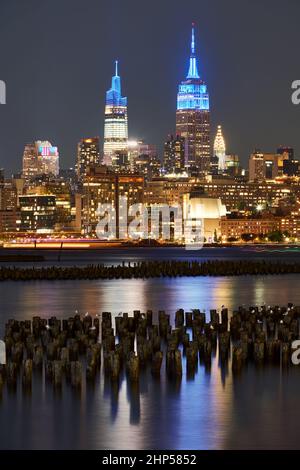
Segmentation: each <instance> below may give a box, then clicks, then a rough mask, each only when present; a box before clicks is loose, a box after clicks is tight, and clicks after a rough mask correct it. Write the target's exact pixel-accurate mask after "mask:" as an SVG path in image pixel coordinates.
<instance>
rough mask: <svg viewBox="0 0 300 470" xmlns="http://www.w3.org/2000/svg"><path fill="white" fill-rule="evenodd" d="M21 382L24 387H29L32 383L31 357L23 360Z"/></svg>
mask: <svg viewBox="0 0 300 470" xmlns="http://www.w3.org/2000/svg"><path fill="white" fill-rule="evenodd" d="M22 383H23V386H24V387H28V388H31V385H32V359H26V360H25V361H24V362H23V375H22Z"/></svg>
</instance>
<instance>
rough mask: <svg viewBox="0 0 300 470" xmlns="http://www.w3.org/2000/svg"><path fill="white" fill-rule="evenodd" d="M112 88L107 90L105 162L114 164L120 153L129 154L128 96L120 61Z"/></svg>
mask: <svg viewBox="0 0 300 470" xmlns="http://www.w3.org/2000/svg"><path fill="white" fill-rule="evenodd" d="M115 67H116V68H115V75H114V76H113V77H112V82H111V88H110V89H109V90H108V91H107V92H106V101H105V119H104V148H103V153H104V159H103V161H104V163H105V164H107V165H113V164H114V162H115V161H117V160H118V159H119V158H120V155H121V154H123V155H125V154H128V118H127V98H125V97H123V96H122V93H121V78H120V76H119V75H118V61H116V62H115Z"/></svg>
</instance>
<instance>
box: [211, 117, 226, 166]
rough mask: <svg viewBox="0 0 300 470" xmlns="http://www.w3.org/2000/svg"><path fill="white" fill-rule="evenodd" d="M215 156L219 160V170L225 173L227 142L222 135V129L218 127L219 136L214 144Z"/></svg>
mask: <svg viewBox="0 0 300 470" xmlns="http://www.w3.org/2000/svg"><path fill="white" fill-rule="evenodd" d="M214 155H215V156H216V157H218V159H219V170H221V171H223V170H225V169H226V165H225V156H226V146H225V140H224V137H223V134H222V127H221V126H218V130H217V135H216V137H215V142H214Z"/></svg>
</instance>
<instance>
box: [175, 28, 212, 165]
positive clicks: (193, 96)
mask: <svg viewBox="0 0 300 470" xmlns="http://www.w3.org/2000/svg"><path fill="white" fill-rule="evenodd" d="M176 133H177V134H178V135H180V136H181V137H184V138H185V164H186V166H187V168H188V169H189V171H194V170H196V171H197V172H198V173H202V174H203V173H206V172H207V171H208V170H209V163H210V108H209V94H208V91H207V86H206V84H205V82H204V81H203V80H202V78H201V77H200V75H199V72H198V64H197V58H196V54H195V30H194V24H193V25H192V40H191V54H190V60H189V70H188V74H187V77H186V79H185V80H184V81H182V82H181V83H180V85H179V89H178V94H177V111H176Z"/></svg>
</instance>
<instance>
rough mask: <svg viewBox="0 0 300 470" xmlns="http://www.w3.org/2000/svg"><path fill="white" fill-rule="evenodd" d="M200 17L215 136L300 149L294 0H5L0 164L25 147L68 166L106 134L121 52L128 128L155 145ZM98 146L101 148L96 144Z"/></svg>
mask: <svg viewBox="0 0 300 470" xmlns="http://www.w3.org/2000/svg"><path fill="white" fill-rule="evenodd" d="M192 21H195V23H196V28H197V30H196V52H197V56H198V58H199V65H200V74H201V76H202V77H203V78H204V80H205V81H206V83H207V85H208V87H209V92H210V100H211V119H212V129H213V136H214V133H215V128H216V126H217V124H222V126H223V132H224V136H225V139H226V143H227V150H228V152H232V153H238V154H239V155H240V157H241V160H242V162H243V163H244V164H246V161H247V156H248V155H249V153H250V152H251V151H252V150H253V149H254V147H259V148H261V149H263V150H265V151H274V150H275V149H276V148H277V146H278V145H280V144H283V145H290V146H294V147H295V149H296V156H300V132H299V130H300V129H299V128H300V105H299V106H295V105H293V104H292V102H291V83H292V81H293V80H296V79H300V70H299V52H298V46H299V44H300V27H299V21H300V2H299V0H287V1H285V2H283V1H282V0H226V1H224V0H180V1H179V0H151V1H150V0H107V1H106V0H26V1H24V0H0V80H4V81H5V82H6V84H7V104H6V105H0V167H5V168H6V169H7V172H6V174H7V176H9V173H10V172H11V171H14V172H15V171H18V170H19V169H20V168H21V159H22V154H23V148H24V144H25V143H26V142H30V141H33V140H37V139H43V140H50V141H51V142H52V143H53V144H54V145H58V147H59V150H60V154H61V161H60V165H61V167H62V168H67V167H69V166H73V165H74V162H75V158H76V145H77V142H78V140H79V139H80V138H81V137H83V136H84V137H90V136H95V135H100V137H101V141H102V138H103V118H104V98H105V91H106V90H107V89H108V88H109V87H110V82H111V75H112V73H113V67H114V60H115V59H119V61H120V64H119V70H120V75H121V77H122V88H123V89H122V91H123V96H127V97H128V117H129V135H130V137H132V138H135V137H140V138H143V139H144V140H145V141H146V142H148V143H154V144H156V145H158V146H159V148H160V150H161V149H162V144H163V141H164V139H165V137H166V135H167V134H168V133H170V132H172V131H174V128H175V109H176V92H177V85H178V83H179V81H181V80H182V79H184V78H185V76H186V74H187V68H188V57H189V43H190V28H191V22H192ZM101 145H102V144H101Z"/></svg>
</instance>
